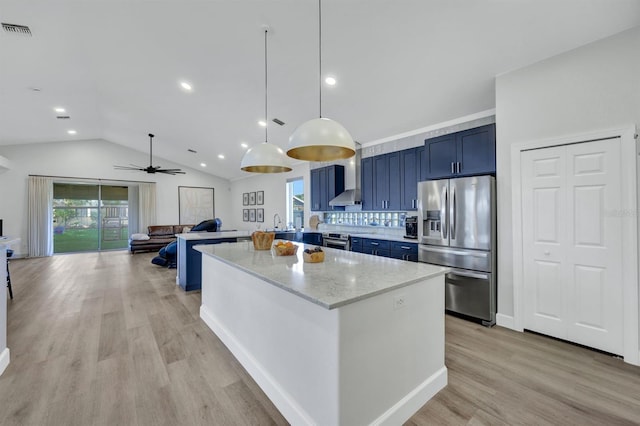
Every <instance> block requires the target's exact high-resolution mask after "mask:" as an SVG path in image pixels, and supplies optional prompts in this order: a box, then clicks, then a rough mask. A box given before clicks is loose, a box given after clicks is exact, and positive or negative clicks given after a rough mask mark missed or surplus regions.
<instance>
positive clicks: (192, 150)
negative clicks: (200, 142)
mask: <svg viewBox="0 0 640 426" xmlns="http://www.w3.org/2000/svg"><path fill="white" fill-rule="evenodd" d="M187 151H189V152H192V153H194V154H197V153H198V151H196V150H195V149H191V148H189V149H187Z"/></svg>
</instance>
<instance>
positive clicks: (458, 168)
mask: <svg viewBox="0 0 640 426" xmlns="http://www.w3.org/2000/svg"><path fill="white" fill-rule="evenodd" d="M456 173H460V162H459V161H458V162H457V163H456Z"/></svg>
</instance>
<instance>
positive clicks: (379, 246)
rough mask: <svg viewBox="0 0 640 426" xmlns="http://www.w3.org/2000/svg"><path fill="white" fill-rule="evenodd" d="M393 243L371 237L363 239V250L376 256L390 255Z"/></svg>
mask: <svg viewBox="0 0 640 426" xmlns="http://www.w3.org/2000/svg"><path fill="white" fill-rule="evenodd" d="M390 249H391V244H390V241H387V240H372V239H370V238H363V239H362V252H363V253H367V254H372V255H374V256H384V257H389V256H390Z"/></svg>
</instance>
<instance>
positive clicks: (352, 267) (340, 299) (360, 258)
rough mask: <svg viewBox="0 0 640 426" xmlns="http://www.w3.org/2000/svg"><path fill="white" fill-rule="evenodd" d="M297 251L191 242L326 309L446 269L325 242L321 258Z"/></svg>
mask: <svg viewBox="0 0 640 426" xmlns="http://www.w3.org/2000/svg"><path fill="white" fill-rule="evenodd" d="M294 244H296V245H298V246H299V248H298V253H297V255H296V256H275V255H272V253H271V251H270V250H254V248H253V244H252V243H251V242H239V243H229V244H215V245H213V244H210V245H200V246H196V247H194V248H195V249H196V250H198V251H200V252H202V253H203V254H204V255H208V256H212V257H214V258H216V259H218V260H220V261H222V262H224V263H226V264H228V265H230V266H233V267H235V268H238V269H240V270H242V271H245V272H247V273H248V274H251V275H253V276H255V277H258V278H260V279H263V280H265V281H266V282H268V283H270V284H273V285H275V286H277V287H280V288H282V289H283V290H286V291H288V292H290V293H293V294H296V295H298V296H300V297H302V298H304V299H307V300H309V301H310V302H313V303H315V304H317V305H320V306H322V307H324V308H327V309H334V308H338V307H340V306H344V305H348V304H350V303H354V302H357V301H359V300H362V299H366V298H368V297H372V296H375V295H378V294H381V293H385V292H388V291H391V290H394V289H397V288H401V287H404V286H408V285H410V284H413V283H416V282H419V281H423V280H426V279H429V278H433V277H437V276H439V275H442V274H444V273H446V272H447V271H448V268H443V267H440V266H436V265H430V264H426V263H414V262H405V261H403V260H397V259H390V258H387V257H380V256H371V255H368V254H363V253H355V252H350V251H344V250H337V249H332V248H327V247H323V251H324V252H325V260H324V262H320V263H305V262H304V259H303V257H302V253H303V251H304V248H305V246H306V247H309V248H313V247H315V246H313V245H305V244H302V243H294Z"/></svg>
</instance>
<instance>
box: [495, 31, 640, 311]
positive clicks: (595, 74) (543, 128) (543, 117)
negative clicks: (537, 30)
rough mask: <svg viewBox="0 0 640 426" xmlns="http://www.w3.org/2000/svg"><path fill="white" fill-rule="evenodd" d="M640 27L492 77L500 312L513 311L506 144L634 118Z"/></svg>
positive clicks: (639, 108)
mask: <svg viewBox="0 0 640 426" xmlns="http://www.w3.org/2000/svg"><path fill="white" fill-rule="evenodd" d="M639 52H640V28H634V29H632V30H629V31H625V32H623V33H620V34H618V35H615V36H613V37H610V38H607V39H604V40H600V41H597V42H595V43H592V44H589V45H586V46H583V47H580V48H578V49H575V50H573V51H570V52H568V53H565V54H562V55H559V56H556V57H552V58H549V59H547V60H544V61H541V62H539V63H536V64H534V65H531V66H529V67H526V68H523V69H520V70H516V71H513V72H511V73H508V74H505V75H502V76H499V77H498V78H497V80H496V122H497V125H496V128H497V129H496V130H497V135H496V137H497V147H496V148H497V172H496V174H497V185H498V312H499V313H501V314H504V315H508V316H512V315H513V258H512V255H511V253H512V240H511V238H512V236H511V208H512V199H511V164H510V155H511V151H510V150H511V144H514V143H519V142H525V141H535V140H540V139H546V138H551V137H560V136H565V135H575V134H580V133H585V132H591V131H597V130H604V129H609V128H616V127H625V126H629V125H637V124H639V123H640V54H639Z"/></svg>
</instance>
